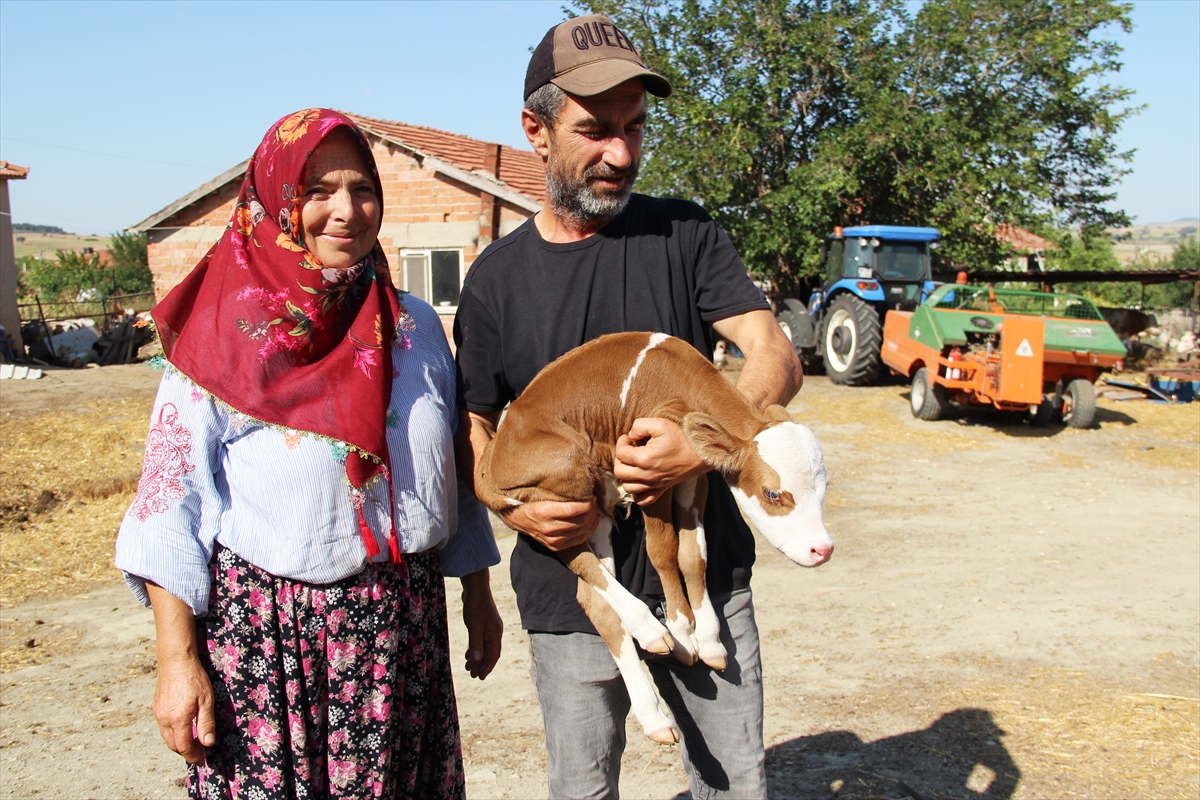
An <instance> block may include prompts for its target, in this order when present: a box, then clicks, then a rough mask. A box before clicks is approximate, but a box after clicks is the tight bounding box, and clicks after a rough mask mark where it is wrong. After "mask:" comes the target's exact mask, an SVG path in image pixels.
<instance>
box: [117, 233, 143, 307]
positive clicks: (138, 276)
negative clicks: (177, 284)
mask: <svg viewBox="0 0 1200 800" xmlns="http://www.w3.org/2000/svg"><path fill="white" fill-rule="evenodd" d="M108 254H109V258H110V259H111V262H110V264H109V267H108V268H109V270H110V272H111V273H112V276H113V282H112V285H113V286H114V287H116V288H115V291H116V292H117V293H119V294H134V293H137V292H150V291H153V290H154V277H153V276H152V275H151V274H150V262H149V257H148V255H147V252H146V234H144V233H114V234H113V235H112V239H111V240H110V242H109V245H108Z"/></svg>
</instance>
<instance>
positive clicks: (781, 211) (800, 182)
mask: <svg viewBox="0 0 1200 800" xmlns="http://www.w3.org/2000/svg"><path fill="white" fill-rule="evenodd" d="M581 6H582V8H585V9H586V10H588V11H593V12H600V13H606V14H608V15H609V16H610V17H612V18H613V19H614V21H615V22H616V23H617V24H618V25H619V26H620V27H621V28H622V29H623V30H624V31H625V32H626V33H628V34H629V35H630V36H631V37H632V38H633V39H634V41H635V42H636V43H637V44H638V46H639V47H640V49H641V52H642V55H643V57H644V58H645V60H646V62H647V64H648V65H649V66H650V67H652V68H653V69H655V70H657V71H659V72H661V73H662V74H664V75H665V76H666V77H667V78H668V79H669V80H670V81H671V82H672V84H673V85H674V87H675V90H676V91H675V93H674V94H673V95H672V96H671V97H670V98H668V99H666V100H662V101H657V102H656V104H655V107H654V110H653V112H652V113H651V116H650V121H649V123H648V126H647V132H646V137H647V142H646V152H647V155H646V158H645V160H644V164H643V173H642V174H643V181H644V183H643V186H644V188H646V189H647V190H649V191H651V192H653V193H656V194H667V195H675V196H680V197H687V198H694V199H696V200H698V201H700V202H701V203H703V204H704V205H705V206H706V207H707V208H708V210H709V211H710V213H712V215H713V216H714V218H716V220H717V221H718V222H719V223H720V224H721V225H722V227H723V228H725V230H726V231H727V232H728V233H729V235H730V237H731V238H732V239H733V241H734V243H735V244H736V245H737V246H738V249H739V252H740V253H741V254H742V257H743V259H745V261H746V262H747V264H748V265H749V266H750V268H751V270H752V271H753V272H754V273H755V274H756V275H757V276H758V277H760V278H767V279H770V280H771V281H772V282H773V285H774V286H775V288H776V290H780V291H785V292H791V291H795V289H796V285H797V284H798V283H800V282H802V281H803V279H805V278H806V277H808V276H810V275H813V274H815V273H816V272H817V271H818V269H819V265H818V264H817V253H818V251H819V246H820V242H821V240H822V239H823V238H824V237H825V236H827V235H828V234H829V233H830V232H831V230H832V228H833V226H834V225H852V224H861V223H880V224H888V223H890V224H908V225H931V226H935V227H938V228H939V229H941V230H942V232H943V235H944V236H945V238H946V243H945V246H944V250H943V252H944V253H945V254H946V256H948V257H949V258H950V259H951V260H953V261H956V262H959V263H964V264H968V265H979V266H986V265H995V264H998V263H1000V262H1001V261H1002V260H1003V259H1004V257H1005V255H1006V253H1005V251H1004V246H1003V245H1002V244H1001V243H999V242H998V241H997V240H996V238H995V236H994V235H993V231H994V229H995V226H996V225H998V224H1000V223H1005V222H1007V223H1013V224H1017V225H1020V226H1022V227H1026V228H1030V229H1033V230H1050V229H1053V228H1065V227H1068V226H1074V227H1078V228H1081V229H1082V231H1083V232H1084V236H1085V238H1087V239H1089V240H1090V239H1093V238H1095V237H1096V236H1097V235H1098V234H1099V233H1100V232H1101V231H1103V229H1104V228H1106V227H1110V226H1119V225H1128V224H1129V220H1128V219H1127V217H1126V216H1125V214H1124V213H1122V212H1120V211H1113V210H1110V209H1109V208H1108V206H1107V204H1108V203H1109V202H1110V201H1111V200H1112V199H1113V198H1114V197H1115V192H1114V191H1113V186H1114V185H1115V183H1116V181H1117V180H1118V179H1119V178H1120V176H1122V175H1123V174H1125V173H1126V172H1127V170H1125V169H1124V167H1123V164H1124V163H1125V162H1126V161H1128V159H1129V157H1130V155H1131V154H1129V153H1122V152H1119V151H1118V149H1117V147H1116V144H1115V141H1114V140H1115V134H1116V133H1117V131H1118V130H1119V128H1120V125H1121V122H1122V121H1123V119H1124V118H1125V117H1126V116H1127V115H1128V114H1130V113H1134V112H1135V111H1136V109H1126V110H1116V109H1115V106H1117V105H1119V104H1121V103H1123V102H1124V101H1126V100H1127V99H1128V98H1129V97H1130V96H1131V93H1130V92H1129V91H1127V90H1125V89H1121V88H1116V87H1113V86H1110V85H1108V84H1107V83H1104V82H1103V80H1104V78H1105V76H1106V75H1107V74H1108V73H1110V72H1113V71H1116V70H1117V69H1119V67H1120V64H1119V63H1118V61H1117V60H1116V59H1117V56H1118V55H1119V52H1120V49H1119V48H1118V47H1117V46H1116V44H1114V43H1113V42H1112V41H1109V40H1107V39H1105V38H1103V32H1104V30H1105V29H1106V26H1111V25H1116V26H1120V27H1121V28H1123V29H1125V30H1129V28H1130V22H1129V17H1128V13H1129V6H1127V5H1123V4H1117V3H1114V2H1109V1H1108V0H927V1H926V2H925V3H924V4H922V5H921V7H920V9H919V10H918V11H916V13H915V14H914V13H912V12H911V11H910V8H911V6H910V4H908V3H905V2H902V1H901V0H625V1H624V2H622V0H584V1H583V2H582V3H581Z"/></svg>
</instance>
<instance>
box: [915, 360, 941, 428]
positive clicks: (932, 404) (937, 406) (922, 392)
mask: <svg viewBox="0 0 1200 800" xmlns="http://www.w3.org/2000/svg"><path fill="white" fill-rule="evenodd" d="M909 402H910V404H911V406H912V413H913V416H914V417H916V418H917V419H923V420H927V421H931V422H932V421H933V420H935V419H941V418H942V414H944V413H945V412H946V392H945V390H944V389H943V388H942V387H941V386H938V385H937V384H936V383H933V382H932V381H930V380H929V370H927V369H925V368H924V367H921V368H920V369H919V370H917V374H916V375H913V380H912V391H911V393H910V394H909Z"/></svg>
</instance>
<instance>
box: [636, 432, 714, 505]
mask: <svg viewBox="0 0 1200 800" xmlns="http://www.w3.org/2000/svg"><path fill="white" fill-rule="evenodd" d="M708 470H709V467H708V466H707V465H706V464H705V463H704V462H703V461H701V460H700V459H699V458H697V457H696V453H695V452H694V451H693V450H692V446H691V445H690V444H688V441H687V438H686V437H685V436H684V435H683V429H682V428H680V427H679V426H678V425H676V424H675V423H674V422H671V421H670V420H668V419H662V418H661V417H651V418H648V419H636V420H634V421H633V428H632V429H630V431H629V433H628V434H625V435H622V436H621V438H619V439H617V446H616V447H615V448H613V474H614V475H615V476H616V477H617V480H619V481H620V482H621V484H622V485H623V486H624V487H625V491H627V492H629V493H630V494H631V495H633V499H634V502H636V503H637V504H638V505H639V506H647V505H650V504H651V503H653V502H654V501H656V500H658V498H659V497H661V496H662V493H663V492H665V491H666V490H667V489H668V488H670V487H671V486H674V485H675V484H677V483H682V482H683V481H685V480H687V479H688V478H691V477H694V476H696V475H701V474H703V473H705V472H708Z"/></svg>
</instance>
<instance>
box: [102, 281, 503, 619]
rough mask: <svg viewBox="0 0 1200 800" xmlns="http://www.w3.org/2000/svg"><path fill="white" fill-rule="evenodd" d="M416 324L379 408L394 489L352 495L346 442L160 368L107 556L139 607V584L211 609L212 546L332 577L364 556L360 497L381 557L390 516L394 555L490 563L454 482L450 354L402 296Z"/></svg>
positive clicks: (424, 314) (303, 574)
mask: <svg viewBox="0 0 1200 800" xmlns="http://www.w3.org/2000/svg"><path fill="white" fill-rule="evenodd" d="M404 304H405V307H406V308H407V309H408V311H409V313H410V314H411V315H412V316H413V319H414V321H415V322H416V330H415V331H410V332H408V333H407V334H406V335H404V336H402V337H401V338H400V339H399V340H398V342H397V346H396V347H395V348H393V351H392V363H393V366H394V375H395V379H394V382H393V384H392V400H391V408H390V409H389V411H388V420H387V426H388V430H387V440H388V450H389V455H390V458H391V462H390V469H391V475H392V486H393V492H392V499H394V501H395V506H394V508H389V506H390V501H389V496H388V487H387V483H386V481H382V480H381V481H376V482H375V483H374V485H372V486H371V487H369V488H367V489H365V490H361V491H355V490H353V489H352V488H351V486H350V484H349V482H348V481H347V480H346V469H345V458H346V452H347V450H346V447H345V445H343V444H342V443H341V442H331V441H330V440H327V439H322V438H319V437H317V436H314V435H311V434H308V433H303V432H301V431H294V430H288V429H282V428H279V427H275V426H268V425H263V424H261V423H259V422H256V421H255V420H253V419H251V418H250V417H247V416H245V415H242V414H239V413H238V412H236V411H234V410H233V409H231V408H229V407H228V406H227V405H225V404H223V403H221V402H220V401H219V400H216V399H214V398H213V397H212V396H210V395H208V394H207V393H205V392H203V391H202V390H201V389H199V388H198V387H197V386H196V385H195V384H193V383H192V382H191V381H189V380H188V379H187V378H186V377H185V376H183V375H182V374H181V373H180V372H178V371H177V370H175V369H173V368H170V367H168V369H167V371H166V373H165V374H164V375H163V379H162V383H161V384H160V386H159V390H158V397H157V399H156V400H155V403H154V410H153V412H152V413H151V417H150V436H149V437H148V439H147V441H148V442H151V443H153V444H152V446H151V447H147V450H146V460H145V463H144V464H143V467H142V476H141V479H140V481H139V482H138V492H137V497H136V498H135V499H134V502H133V505H132V506H131V507H130V509H129V512H128V513H127V514H126V516H125V519H124V521H123V522H122V524H121V530H120V533H119V535H118V536H117V557H116V565H117V567H118V568H119V569H121V570H122V571H124V573H125V580H126V582H127V583H128V584H129V587H130V589H131V590H132V591H133V593H134V595H135V596H136V597H137V598H138V599H139V600H140V601H141V602H142V603H143V604H144V605H147V606H148V605H149V604H150V601H149V596H148V595H147V593H146V581H147V580H150V581H153V582H154V583H156V584H158V585H159V586H161V587H163V588H164V589H166V590H167V591H168V592H170V593H171V594H173V595H175V596H176V597H178V598H179V599H181V600H183V601H184V602H186V603H187V604H188V605H189V606H191V607H192V609H193V611H194V612H195V613H196V614H198V615H199V614H204V613H206V612H207V610H208V594H209V574H208V561H209V559H210V558H211V556H212V553H213V548H214V543H216V542H219V543H220V544H221V545H222V546H223V547H227V548H228V549H230V550H232V551H233V552H235V553H237V554H238V555H239V556H241V557H242V558H244V559H246V560H247V561H249V562H250V563H252V564H254V565H255V566H257V567H259V568H261V569H264V570H266V571H267V572H270V573H272V574H274V575H277V576H279V577H284V578H291V579H293V580H301V581H306V582H309V583H330V582H333V581H337V580H340V579H342V578H345V577H347V576H349V575H353V574H354V573H356V572H358V571H359V570H361V569H362V568H363V566H364V565H365V564H366V563H367V550H366V547H365V546H364V544H363V539H362V533H361V531H360V529H359V522H358V510H357V509H358V507H359V506H360V505H361V507H362V511H363V516H364V518H365V519H366V521H367V525H368V526H369V527H370V529H371V531H372V532H373V533H374V534H375V539H376V543H377V544H378V545H379V550H380V552H379V555H377V556H376V557H375V558H374V559H373V560H375V561H386V560H387V559H388V544H387V537H388V534H389V532H390V530H391V515H392V514H393V513H394V514H395V517H396V526H395V529H396V535H397V538H398V539H399V544H400V551H401V552H402V553H417V552H421V551H423V550H428V549H430V548H438V549H440V553H439V556H440V561H441V565H442V569H443V570H444V571H445V573H446V574H447V575H451V576H462V575H466V574H469V573H471V572H475V571H477V570H480V569H483V568H485V567H489V566H492V565H494V564H497V563H499V561H500V554H499V551H498V550H497V548H496V541H495V538H494V537H493V535H492V529H491V525H490V523H489V522H488V517H487V512H486V510H485V509H484V507H483V506H482V505H481V504H480V503H479V501H478V500H476V499H475V496H474V495H473V494H472V492H471V489H470V487H468V486H466V485H465V484H464V483H463V482H461V481H460V480H458V478H457V473H456V470H455V463H454V448H453V441H452V440H453V436H454V432H455V430H456V428H457V423H458V410H457V404H456V391H455V388H456V384H455V380H456V372H455V367H454V359H453V357H452V356H451V355H450V348H449V347H448V345H447V344H446V337H445V334H444V333H443V331H442V325H441V322H440V320H439V319H438V316H437V313H436V312H434V310H433V309H432V308H431V307H430V306H428V305H427V304H425V303H423V302H421V301H420V300H418V299H417V298H415V297H412V296H410V295H406V296H405V297H404Z"/></svg>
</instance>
